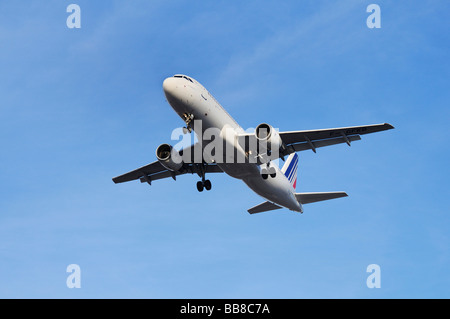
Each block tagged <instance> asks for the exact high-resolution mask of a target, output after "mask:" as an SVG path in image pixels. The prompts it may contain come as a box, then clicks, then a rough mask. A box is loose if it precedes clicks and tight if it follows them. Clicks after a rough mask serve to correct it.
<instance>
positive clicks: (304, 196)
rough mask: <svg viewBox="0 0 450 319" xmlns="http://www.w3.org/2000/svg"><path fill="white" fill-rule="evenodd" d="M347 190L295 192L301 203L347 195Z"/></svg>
mask: <svg viewBox="0 0 450 319" xmlns="http://www.w3.org/2000/svg"><path fill="white" fill-rule="evenodd" d="M347 196H348V195H347V193H346V192H320V193H295V197H296V198H297V200H298V201H299V203H300V204H309V203H315V202H321V201H324V200H329V199H335V198H340V197H347Z"/></svg>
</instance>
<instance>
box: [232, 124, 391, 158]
mask: <svg viewBox="0 0 450 319" xmlns="http://www.w3.org/2000/svg"><path fill="white" fill-rule="evenodd" d="M393 128H394V127H393V126H392V125H391V124H388V123H383V124H373V125H362V126H349V127H339V128H331V129H320V130H305V131H290V132H279V133H278V134H279V135H280V138H281V141H282V142H283V146H282V148H281V149H280V152H279V156H280V157H284V156H287V155H289V154H291V153H294V152H299V151H305V150H312V151H313V152H316V149H317V148H319V147H324V146H330V145H335V144H341V143H347V144H348V145H349V146H350V143H351V142H353V141H358V140H360V139H361V135H364V134H370V133H375V132H381V131H385V130H390V129H393ZM239 139H240V144H241V145H243V146H244V148H245V149H246V150H248V149H247V145H252V142H250V139H256V137H255V134H254V133H246V134H242V135H240V136H239ZM256 143H257V142H253V145H256Z"/></svg>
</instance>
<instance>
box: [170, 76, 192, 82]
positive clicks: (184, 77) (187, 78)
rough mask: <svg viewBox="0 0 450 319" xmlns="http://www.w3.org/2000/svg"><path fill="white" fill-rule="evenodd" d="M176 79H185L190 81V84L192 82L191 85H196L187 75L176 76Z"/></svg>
mask: <svg viewBox="0 0 450 319" xmlns="http://www.w3.org/2000/svg"><path fill="white" fill-rule="evenodd" d="M173 77H174V78H180V79H181V78H183V79H186V80H188V81H189V82H191V83H194V81H192V79H191V78H189V77H187V76H185V75H174V76H173Z"/></svg>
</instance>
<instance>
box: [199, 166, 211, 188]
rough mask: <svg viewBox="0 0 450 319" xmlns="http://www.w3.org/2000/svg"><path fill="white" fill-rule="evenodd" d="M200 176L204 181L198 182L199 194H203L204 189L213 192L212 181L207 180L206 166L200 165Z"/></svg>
mask: <svg viewBox="0 0 450 319" xmlns="http://www.w3.org/2000/svg"><path fill="white" fill-rule="evenodd" d="M198 175H199V176H200V177H201V178H202V180H201V181H198V182H197V190H198V191H199V192H203V189H206V190H207V191H209V190H211V187H212V185H211V181H210V180H209V179H205V175H206V166H205V164H202V165H199V173H198Z"/></svg>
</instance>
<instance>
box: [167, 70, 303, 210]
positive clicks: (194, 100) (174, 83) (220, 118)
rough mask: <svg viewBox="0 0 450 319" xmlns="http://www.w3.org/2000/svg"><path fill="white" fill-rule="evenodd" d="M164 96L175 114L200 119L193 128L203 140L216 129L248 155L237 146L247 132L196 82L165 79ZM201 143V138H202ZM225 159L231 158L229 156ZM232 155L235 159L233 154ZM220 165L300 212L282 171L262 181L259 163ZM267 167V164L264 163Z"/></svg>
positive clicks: (271, 198)
mask: <svg viewBox="0 0 450 319" xmlns="http://www.w3.org/2000/svg"><path fill="white" fill-rule="evenodd" d="M163 89H164V93H165V95H166V98H167V101H168V102H169V104H170V105H171V106H172V108H173V109H174V110H175V112H176V113H177V114H178V115H179V116H180V117H181V118H182V119H184V116H185V114H192V115H193V118H194V119H195V120H201V125H200V126H197V127H196V126H195V125H194V126H193V127H192V128H193V130H194V132H195V133H196V134H197V136H198V137H202V136H203V134H204V133H205V131H206V130H207V129H209V128H217V129H219V130H221V132H225V130H226V131H227V134H226V135H225V134H223V136H221V137H222V141H223V142H224V143H226V144H228V145H230V147H233V148H234V151H235V152H238V153H240V154H241V156H245V154H244V150H243V149H242V147H240V146H239V144H237V143H234V137H233V136H231V137H230V132H231V135H233V132H234V135H237V134H242V133H245V131H244V129H243V128H242V127H241V126H240V125H239V124H238V123H237V122H236V121H235V120H234V119H233V118H232V117H231V116H230V115H229V114H228V113H227V112H226V111H225V109H224V108H223V107H222V106H221V105H220V104H219V103H218V102H217V101H216V99H215V98H214V97H213V96H212V95H211V94H210V93H209V92H208V91H207V90H206V89H205V88H204V87H203V86H202V85H201V84H200V83H198V82H197V81H195V80H194V79H192V78H191V77H186V76H183V75H176V76H174V77H170V78H167V79H165V80H164V83H163ZM199 140H200V138H199ZM226 156H229V155H228V153H227V155H226ZM230 156H233V157H234V153H233V154H231V155H230ZM217 165H218V166H219V167H220V168H221V169H222V170H223V171H224V172H225V173H226V174H228V175H230V176H232V177H234V178H238V179H241V180H242V181H244V183H246V184H247V185H248V187H250V188H251V189H252V190H253V191H254V192H255V193H257V194H258V195H260V196H262V197H264V198H266V199H267V200H269V201H271V202H274V203H275V204H278V205H280V206H283V207H286V208H288V209H290V210H293V211H297V212H301V211H302V208H301V205H300V204H299V203H298V201H297V199H296V197H295V190H294V188H293V187H292V185H291V183H290V182H289V180H288V179H287V178H286V176H285V175H284V174H283V172H282V171H281V170H280V169H279V167H278V166H277V165H273V166H274V168H275V169H276V176H275V177H269V178H267V179H263V178H262V177H261V171H260V170H261V169H260V166H259V165H258V164H256V163H236V162H235V161H234V162H233V161H226V160H225V161H223V162H221V163H219V162H217ZM264 165H265V164H264Z"/></svg>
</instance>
